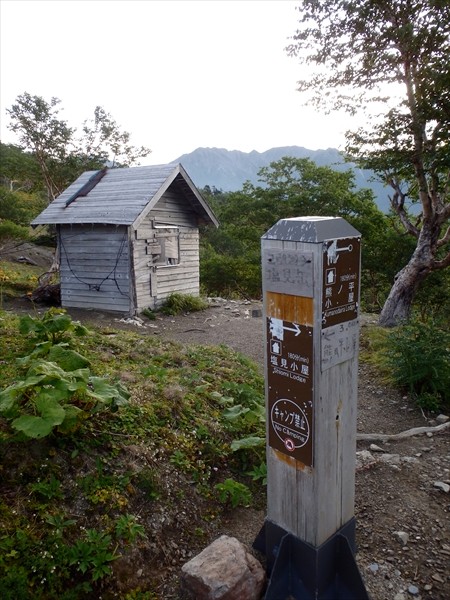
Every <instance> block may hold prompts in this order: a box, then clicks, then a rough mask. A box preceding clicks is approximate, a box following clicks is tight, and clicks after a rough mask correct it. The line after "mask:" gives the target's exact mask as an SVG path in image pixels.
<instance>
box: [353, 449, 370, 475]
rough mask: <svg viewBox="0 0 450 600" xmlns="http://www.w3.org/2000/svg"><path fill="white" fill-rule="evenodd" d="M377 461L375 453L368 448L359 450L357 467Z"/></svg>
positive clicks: (360, 467)
mask: <svg viewBox="0 0 450 600" xmlns="http://www.w3.org/2000/svg"><path fill="white" fill-rule="evenodd" d="M374 463H375V459H374V457H373V455H372V454H371V453H370V452H369V451H368V450H359V451H358V452H357V453H356V469H357V470H358V469H362V468H364V467H366V466H369V465H372V464H374Z"/></svg>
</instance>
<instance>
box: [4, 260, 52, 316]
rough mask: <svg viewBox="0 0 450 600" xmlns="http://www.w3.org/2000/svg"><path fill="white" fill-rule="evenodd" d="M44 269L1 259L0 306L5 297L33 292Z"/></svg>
mask: <svg viewBox="0 0 450 600" xmlns="http://www.w3.org/2000/svg"><path fill="white" fill-rule="evenodd" d="M42 271H43V269H42V267H37V266H34V265H27V264H22V263H12V262H9V261H3V260H0V307H1V301H2V300H3V298H16V297H18V296H23V295H24V294H28V293H31V292H32V291H33V290H34V289H35V287H36V286H37V283H38V277H39V276H40V275H42Z"/></svg>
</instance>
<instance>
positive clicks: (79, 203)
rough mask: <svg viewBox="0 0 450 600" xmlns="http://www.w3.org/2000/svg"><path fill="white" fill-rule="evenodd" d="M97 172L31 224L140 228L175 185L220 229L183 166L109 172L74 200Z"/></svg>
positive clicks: (75, 184) (201, 216) (88, 173)
mask: <svg viewBox="0 0 450 600" xmlns="http://www.w3.org/2000/svg"><path fill="white" fill-rule="evenodd" d="M96 173H97V171H86V172H85V173H83V174H82V175H80V177H78V179H77V180H76V181H74V182H73V183H72V184H71V185H69V187H68V188H66V189H65V190H64V192H63V193H62V194H61V195H60V196H58V197H57V198H56V199H55V200H54V201H53V202H52V203H51V204H49V206H47V208H46V209H45V210H43V211H42V212H41V214H40V215H39V216H38V217H36V218H35V219H34V220H33V221H32V223H31V224H32V225H47V224H53V225H58V224H75V223H103V224H112V225H133V224H134V225H137V224H138V223H139V221H140V220H141V219H143V218H144V217H145V215H146V214H147V213H148V212H149V211H151V210H152V208H153V207H154V206H155V205H156V204H157V202H158V200H160V198H161V197H162V195H163V194H164V192H165V191H166V190H167V189H169V188H170V186H172V185H173V186H174V187H176V188H177V189H179V190H181V191H182V194H183V195H184V197H185V199H186V202H188V203H189V204H190V205H191V206H192V208H193V210H194V211H195V212H196V213H197V214H198V216H199V219H200V221H202V222H206V223H214V225H215V226H216V227H217V226H218V221H217V219H216V217H215V215H214V213H213V212H212V210H211V208H210V207H209V206H208V204H207V202H206V201H205V200H204V198H202V196H201V194H200V192H199V191H198V190H197V188H196V187H195V185H194V184H193V182H192V180H191V179H190V177H189V175H188V174H187V173H186V171H185V169H184V168H183V166H182V165H181V164H178V165H173V164H172V165H152V166H147V167H130V168H124V169H108V170H107V171H106V174H105V175H104V177H102V178H101V179H100V180H99V181H98V183H96V184H95V185H94V187H92V189H89V188H90V187H91V186H89V187H88V188H87V189H89V191H88V192H87V194H86V195H85V196H78V197H75V198H74V195H76V193H77V192H78V191H79V190H80V189H81V188H83V187H84V186H86V184H87V183H88V181H89V180H90V179H91V178H92V176H93V175H95V174H96ZM85 189H86V188H85ZM68 200H70V203H68Z"/></svg>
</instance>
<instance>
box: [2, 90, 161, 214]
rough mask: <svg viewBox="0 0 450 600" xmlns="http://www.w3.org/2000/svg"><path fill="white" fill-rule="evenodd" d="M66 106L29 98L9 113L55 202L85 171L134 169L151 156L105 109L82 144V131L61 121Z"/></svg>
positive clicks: (96, 113)
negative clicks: (136, 143) (129, 167)
mask: <svg viewBox="0 0 450 600" xmlns="http://www.w3.org/2000/svg"><path fill="white" fill-rule="evenodd" d="M60 103H61V101H60V100H59V99H58V98H51V99H50V101H49V102H47V101H46V100H45V99H44V98H42V97H40V96H32V95H31V94H29V93H28V92H25V93H24V94H22V95H19V96H18V97H17V98H16V102H15V104H14V105H13V106H12V107H11V108H10V109H7V113H8V114H9V116H10V118H11V123H10V125H9V128H10V129H11V131H13V132H15V133H17V134H18V136H19V141H20V144H21V145H22V147H23V148H24V149H26V150H29V151H30V152H31V154H32V156H33V158H34V159H35V160H36V161H37V163H38V165H39V169H40V173H41V176H42V179H43V182H44V185H45V188H46V190H47V196H48V201H49V202H50V201H52V200H54V198H56V196H58V195H59V194H60V193H61V192H62V190H63V189H64V188H65V187H67V185H69V184H70V183H71V182H72V181H73V180H74V179H76V178H77V177H78V176H79V175H80V174H81V173H82V172H83V171H86V170H91V169H100V168H102V167H104V166H105V164H107V163H110V164H111V165H112V166H129V165H132V164H135V163H137V161H138V160H139V159H140V158H142V157H144V156H147V155H148V154H149V153H150V152H151V150H150V149H148V148H144V147H140V148H137V147H135V146H133V145H132V144H131V143H130V134H129V133H128V132H127V131H122V130H121V128H120V126H119V125H118V124H117V122H116V121H115V120H114V119H113V117H112V116H111V115H110V114H109V113H107V112H106V111H105V110H104V109H103V108H102V107H100V106H97V107H96V108H95V110H94V118H93V119H92V120H91V121H85V122H84V124H83V128H82V134H81V136H80V137H78V138H77V137H76V129H75V128H72V127H69V126H68V125H67V122H66V121H64V120H62V119H60V118H59V112H60V109H59V105H60Z"/></svg>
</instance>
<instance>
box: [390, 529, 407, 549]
mask: <svg viewBox="0 0 450 600" xmlns="http://www.w3.org/2000/svg"><path fill="white" fill-rule="evenodd" d="M394 535H395V537H396V538H397V539H398V541H399V542H401V543H402V544H403V546H406V544H407V543H408V541H409V534H408V533H406V531H394Z"/></svg>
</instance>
